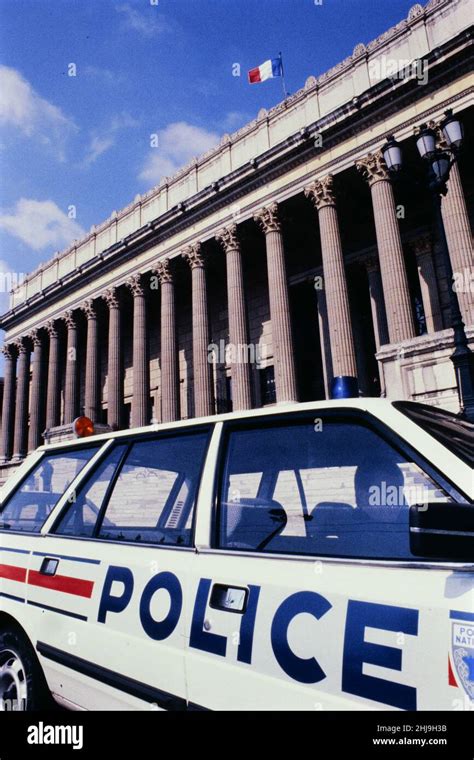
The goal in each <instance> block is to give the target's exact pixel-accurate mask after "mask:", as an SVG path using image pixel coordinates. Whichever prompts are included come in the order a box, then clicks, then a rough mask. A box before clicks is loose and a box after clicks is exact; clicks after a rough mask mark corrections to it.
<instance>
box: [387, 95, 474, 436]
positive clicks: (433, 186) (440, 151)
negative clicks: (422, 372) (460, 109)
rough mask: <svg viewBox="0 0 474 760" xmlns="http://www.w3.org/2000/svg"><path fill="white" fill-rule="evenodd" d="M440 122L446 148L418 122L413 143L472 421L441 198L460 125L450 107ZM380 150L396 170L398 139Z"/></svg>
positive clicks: (459, 379) (470, 360) (466, 352)
mask: <svg viewBox="0 0 474 760" xmlns="http://www.w3.org/2000/svg"><path fill="white" fill-rule="evenodd" d="M440 126H441V130H442V132H443V135H444V138H445V140H446V146H447V147H446V148H439V147H437V145H436V133H435V131H434V130H433V129H431V128H430V127H427V126H426V124H422V125H421V126H420V132H419V134H418V135H417V138H416V147H417V149H418V152H419V154H420V156H421V158H422V159H423V160H424V161H425V163H426V166H427V169H428V171H427V178H428V187H429V189H430V191H431V196H432V200H433V208H434V215H435V222H436V230H437V234H438V238H439V243H440V245H441V253H442V256H443V262H444V267H445V270H446V275H447V278H448V282H449V283H451V287H450V288H449V289H448V290H449V302H450V310H451V326H452V328H453V332H454V353H453V354H452V356H451V361H452V362H453V365H454V372H455V376H456V385H457V390H458V395H459V405H460V408H461V414H462V416H464V417H465V418H466V419H467V420H469V421H470V422H474V354H473V353H472V351H471V350H470V349H469V345H468V342H467V337H466V332H465V329H464V322H463V320H462V316H461V310H460V308H459V300H458V295H457V292H456V289H455V285H454V282H453V268H452V266H451V259H450V257H449V251H448V243H447V240H446V232H445V229H444V222H443V216H442V213H441V198H442V196H443V195H446V193H447V192H448V187H447V181H448V179H449V173H450V171H451V167H452V166H453V164H454V163H455V162H456V161H457V158H458V154H459V151H460V148H461V145H462V141H463V129H462V124H461V122H460V121H459V120H458V119H457V118H456V117H455V116H454V115H453V113H452V111H451V110H449V111H446V112H445V118H444V120H443V121H442V123H441V125H440ZM382 153H383V157H384V159H385V163H386V164H387V169H388V170H389V172H390V173H391V174H392V175H397V174H399V173H400V172H401V170H402V165H403V159H402V150H401V146H400V143H398V142H397V141H396V140H395V138H394V136H393V135H390V136H389V137H388V138H387V142H386V143H385V145H384V146H383V147H382Z"/></svg>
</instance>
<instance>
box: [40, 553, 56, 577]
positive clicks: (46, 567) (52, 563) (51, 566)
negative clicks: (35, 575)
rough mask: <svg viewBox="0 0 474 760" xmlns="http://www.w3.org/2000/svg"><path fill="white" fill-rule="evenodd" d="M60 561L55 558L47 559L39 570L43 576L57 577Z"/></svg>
mask: <svg viewBox="0 0 474 760" xmlns="http://www.w3.org/2000/svg"><path fill="white" fill-rule="evenodd" d="M58 565H59V560H58V559H56V558H55V557H45V558H44V560H43V561H42V563H41V567H40V569H39V571H40V573H41V575H56V570H57V569H58Z"/></svg>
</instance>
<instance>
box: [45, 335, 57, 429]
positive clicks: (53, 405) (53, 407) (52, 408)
mask: <svg viewBox="0 0 474 760" xmlns="http://www.w3.org/2000/svg"><path fill="white" fill-rule="evenodd" d="M46 330H47V332H48V335H49V360H48V394H47V397H46V399H47V401H46V429H47V430H49V429H50V428H53V427H56V426H57V425H59V423H60V414H61V399H60V395H59V394H60V385H59V381H60V369H61V368H60V366H59V350H60V346H59V333H58V328H57V324H56V322H55V321H54V320H51V321H50V322H48V324H47V325H46Z"/></svg>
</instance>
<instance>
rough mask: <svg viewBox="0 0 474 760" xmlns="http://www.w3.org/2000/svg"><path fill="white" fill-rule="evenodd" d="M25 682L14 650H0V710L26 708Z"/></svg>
mask: <svg viewBox="0 0 474 760" xmlns="http://www.w3.org/2000/svg"><path fill="white" fill-rule="evenodd" d="M26 698H27V683H26V671H25V668H24V665H23V663H22V661H21V659H20V657H19V656H18V654H17V653H16V652H13V651H12V650H11V649H3V650H2V651H1V652H0V711H5V710H15V711H17V710H26Z"/></svg>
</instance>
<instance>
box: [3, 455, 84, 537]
mask: <svg viewBox="0 0 474 760" xmlns="http://www.w3.org/2000/svg"><path fill="white" fill-rule="evenodd" d="M98 450H99V447H98V446H95V447H92V446H89V447H87V448H84V449H71V450H69V451H63V452H61V453H58V454H45V456H44V457H43V458H42V459H41V460H40V462H39V463H38V464H37V465H36V467H34V468H33V470H32V471H31V472H30V473H29V475H27V477H26V478H25V479H24V480H23V482H22V483H21V484H20V486H19V487H18V488H17V490H16V491H15V492H14V493H13V495H12V496H11V497H10V498H9V499H8V501H7V502H6V503H5V506H4V508H3V509H2V511H1V512H0V530H20V531H28V532H33V533H37V532H39V531H40V530H41V526H42V525H43V523H44V522H45V520H46V518H47V517H48V515H49V514H50V512H51V510H52V509H53V508H54V507H55V506H56V504H57V503H58V501H59V499H60V498H61V496H62V495H63V493H64V492H65V491H66V490H67V489H68V488H69V486H70V485H71V483H72V481H73V480H74V478H75V477H76V476H77V475H78V474H79V473H80V472H81V470H82V469H83V467H84V466H85V465H86V464H87V462H88V461H89V460H90V459H91V458H92V457H93V456H94V454H96V453H97V451H98Z"/></svg>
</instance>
